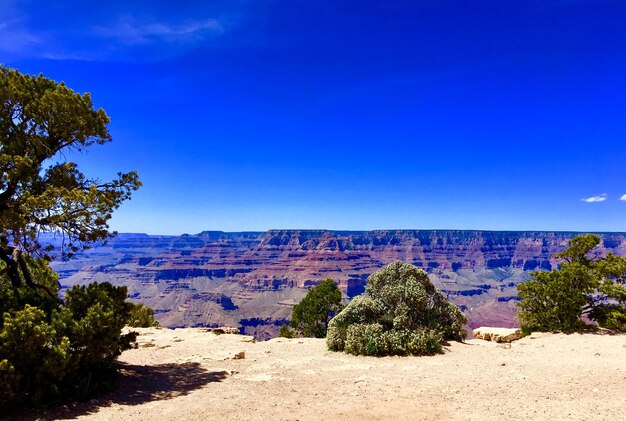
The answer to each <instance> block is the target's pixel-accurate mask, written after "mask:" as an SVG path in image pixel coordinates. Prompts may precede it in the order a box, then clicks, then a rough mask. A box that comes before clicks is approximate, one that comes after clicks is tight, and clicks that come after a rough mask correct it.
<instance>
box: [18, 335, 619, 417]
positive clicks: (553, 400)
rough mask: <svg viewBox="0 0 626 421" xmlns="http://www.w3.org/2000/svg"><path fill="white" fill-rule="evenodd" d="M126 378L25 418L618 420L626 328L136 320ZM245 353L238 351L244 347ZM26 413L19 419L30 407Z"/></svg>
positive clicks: (124, 356) (126, 354)
mask: <svg viewBox="0 0 626 421" xmlns="http://www.w3.org/2000/svg"><path fill="white" fill-rule="evenodd" d="M140 330H141V332H142V334H141V336H140V337H139V343H140V346H139V349H136V350H131V351H127V352H125V353H124V354H123V355H122V357H121V360H122V361H123V362H124V364H125V369H124V377H123V379H122V381H121V385H120V388H119V389H118V390H117V391H116V392H114V393H112V394H109V395H107V396H104V397H102V398H100V399H98V400H95V401H91V402H88V403H86V404H81V405H75V406H71V407H65V408H60V409H58V410H55V411H54V412H50V413H48V414H45V415H44V416H43V417H42V415H41V414H39V415H35V414H30V415H26V416H24V415H22V416H21V417H23V418H26V419H38V418H39V419H54V418H58V419H79V420H88V419H94V420H95V419H97V420H120V419H124V420H150V421H155V420H158V421H164V420H173V419H184V420H205V419H214V420H263V421H269V420H320V419H322V420H335V419H346V420H420V419H425V420H431V419H432V420H442V419H464V420H485V419H494V420H495V419H503V418H507V419H537V420H545V419H550V420H561V419H568V420H571V419H580V420H592V419H593V420H595V419H605V420H618V419H624V418H623V417H624V414H626V336H625V335H616V336H608V335H591V334H589V335H578V334H574V335H552V334H541V335H533V336H532V337H527V338H524V339H522V340H520V341H518V342H514V343H513V344H512V346H508V345H507V346H504V345H498V344H495V343H489V342H484V341H477V340H471V341H468V343H466V344H461V343H452V344H451V345H450V346H449V347H448V348H447V352H446V353H445V354H443V355H437V356H434V357H419V358H418V357H404V358H401V357H386V358H372V357H354V356H350V355H345V354H339V353H333V352H329V351H327V350H326V348H325V343H324V341H323V340H317V339H292V340H287V339H274V340H271V341H268V342H257V343H253V342H251V338H249V337H245V336H239V335H215V334H212V333H207V332H204V331H203V330H201V329H180V330H168V329H162V330H160V329H159V330H157V329H140ZM241 351H243V352H245V359H233V357H234V356H235V354H237V353H238V352H241ZM23 418H22V419H23Z"/></svg>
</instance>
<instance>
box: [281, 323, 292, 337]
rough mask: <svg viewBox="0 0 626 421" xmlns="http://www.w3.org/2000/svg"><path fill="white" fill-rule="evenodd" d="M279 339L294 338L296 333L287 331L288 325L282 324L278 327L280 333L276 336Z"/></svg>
mask: <svg viewBox="0 0 626 421" xmlns="http://www.w3.org/2000/svg"><path fill="white" fill-rule="evenodd" d="M278 335H279V336H280V337H281V338H287V339H293V338H295V337H296V332H294V331H293V330H291V329H289V325H287V324H284V325H282V326H281V327H280V332H279V334H278Z"/></svg>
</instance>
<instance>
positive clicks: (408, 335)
mask: <svg viewBox="0 0 626 421" xmlns="http://www.w3.org/2000/svg"><path fill="white" fill-rule="evenodd" d="M466 321H467V320H466V318H465V316H464V315H463V313H462V312H461V311H460V310H459V309H458V307H456V306H455V305H453V304H451V303H450V302H448V300H447V299H446V298H445V297H444V296H443V295H442V294H441V292H439V291H438V290H437V289H436V288H435V286H434V285H433V284H432V283H431V282H430V280H429V279H428V275H427V274H426V272H424V271H423V270H421V269H418V268H416V267H415V266H412V265H410V264H408V263H403V262H395V263H392V264H391V265H389V266H386V267H384V268H383V269H381V270H379V271H378V272H376V273H374V274H373V275H371V276H370V277H369V278H368V281H367V285H366V287H365V294H364V295H360V296H357V297H355V298H354V299H353V300H352V301H351V302H350V303H349V304H348V305H347V306H346V307H345V308H344V309H343V310H342V311H341V312H340V313H339V314H337V315H336V316H335V317H334V318H333V319H332V320H331V321H330V323H329V326H328V335H327V338H326V343H327V345H328V348H329V349H330V350H332V351H345V352H348V353H351V354H355V355H376V356H382V355H432V354H435V353H438V352H441V349H442V347H441V345H442V342H443V341H445V340H463V339H464V338H465V335H466V333H465V330H464V329H463V326H464V325H465V323H466Z"/></svg>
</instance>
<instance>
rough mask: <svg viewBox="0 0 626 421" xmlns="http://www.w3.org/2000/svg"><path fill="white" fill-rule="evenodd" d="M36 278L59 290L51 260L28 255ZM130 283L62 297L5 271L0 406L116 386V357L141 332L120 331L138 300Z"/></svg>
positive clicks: (80, 289) (0, 305) (0, 284)
mask: <svg viewBox="0 0 626 421" xmlns="http://www.w3.org/2000/svg"><path fill="white" fill-rule="evenodd" d="M27 261H28V263H29V267H30V270H31V272H32V273H33V275H36V278H35V279H37V281H38V282H39V283H40V284H42V285H47V286H48V287H49V288H50V289H53V290H54V291H57V290H58V287H57V285H58V284H57V276H56V274H54V273H53V272H52V271H51V270H50V269H49V267H48V266H47V262H46V261H42V260H33V259H31V258H27ZM125 299H126V287H114V286H112V285H111V284H109V283H107V282H105V283H102V284H97V283H93V284H91V285H88V286H74V287H73V288H72V289H70V290H68V291H67V293H66V298H65V303H63V304H61V303H60V302H59V301H56V300H55V299H54V298H53V297H50V296H49V295H48V294H47V293H45V292H44V291H42V290H35V289H33V288H30V287H27V286H23V287H19V288H15V287H13V286H12V285H11V283H10V280H9V279H8V277H6V276H4V275H3V276H0V310H2V313H1V314H0V407H8V406H15V405H21V404H26V405H38V404H42V403H46V402H51V401H58V400H68V399H78V400H82V399H87V398H88V397H90V396H92V395H94V394H96V393H100V392H103V391H106V390H109V389H111V388H112V387H113V386H114V385H115V383H116V378H117V365H116V364H115V359H116V358H117V356H119V355H120V353H121V352H122V351H123V350H125V349H128V348H130V345H131V343H132V342H133V341H134V340H135V337H136V334H135V333H128V334H125V335H122V334H121V330H122V327H123V326H124V325H125V324H126V322H127V320H128V316H129V313H130V310H131V308H132V304H131V303H128V302H125Z"/></svg>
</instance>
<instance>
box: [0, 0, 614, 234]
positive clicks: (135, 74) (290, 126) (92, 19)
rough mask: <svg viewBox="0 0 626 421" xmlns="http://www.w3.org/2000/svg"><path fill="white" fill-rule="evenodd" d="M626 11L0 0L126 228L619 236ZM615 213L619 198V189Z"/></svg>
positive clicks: (501, 4)
mask: <svg viewBox="0 0 626 421" xmlns="http://www.w3.org/2000/svg"><path fill="white" fill-rule="evenodd" d="M624 22H626V3H625V2H623V1H608V0H607V1H604V0H593V1H592V0H589V1H585V0H519V1H514V0H493V1H491V0H481V1H476V0H470V1H437V0H427V1H426V0H423V1H420V0H413V1H390V2H374V1H371V2H368V1H365V0H361V1H343V0H333V1H326V0H317V1H298V0H291V1H287V0H285V1H254V0H242V1H236V0H229V1H197V2H195V1H184V2H171V1H132V2H128V1H107V2H87V1H83V2H81V1H78V2H62V1H59V2H47V3H43V2H38V1H37V2H36V1H12V0H0V63H4V64H6V65H8V66H11V67H14V68H17V69H19V70H20V71H22V72H27V73H40V72H41V73H43V74H44V75H45V76H47V77H50V78H52V79H55V80H58V81H61V80H63V81H65V82H66V83H67V85H68V86H70V87H71V88H73V89H75V90H77V91H80V92H87V91H88V92H91V94H92V97H93V100H94V103H95V104H96V106H98V107H102V108H104V109H105V110H106V111H107V113H108V114H109V116H110V117H111V119H112V123H111V125H110V131H111V133H112V135H113V138H114V141H113V142H112V143H110V144H108V145H105V146H99V147H94V148H92V150H91V151H89V152H88V153H87V154H84V155H79V156H75V155H74V156H71V158H72V159H74V160H76V161H78V162H79V163H80V165H81V168H82V169H83V171H84V172H85V173H87V174H88V175H92V176H97V177H100V178H103V179H106V178H111V177H112V176H113V175H114V174H115V173H116V172H118V171H127V170H133V169H135V170H137V171H139V174H140V177H141V179H142V181H143V182H144V187H143V188H142V189H141V190H139V191H138V192H137V193H136V195H135V196H134V198H133V200H131V201H130V202H128V203H125V204H124V205H123V206H122V207H121V208H120V209H119V210H118V211H117V213H116V215H115V216H114V219H113V220H112V223H111V227H112V228H113V229H116V230H118V231H120V232H148V233H152V234H180V233H195V232H199V231H202V230H208V229H211V230H225V231H237V230H266V229H270V228H327V229H346V230H347V229H380V228H416V229H432V228H440V229H445V228H455V229H487V230H574V231H577V230H581V231H626V200H620V198H621V197H622V196H623V195H625V194H626V172H625V171H624V163H625V162H626V143H625V141H626V77H625V76H626V47H625V46H626V25H624ZM624 199H626V197H624Z"/></svg>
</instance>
